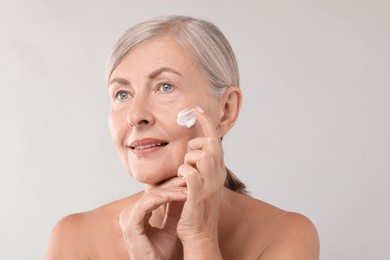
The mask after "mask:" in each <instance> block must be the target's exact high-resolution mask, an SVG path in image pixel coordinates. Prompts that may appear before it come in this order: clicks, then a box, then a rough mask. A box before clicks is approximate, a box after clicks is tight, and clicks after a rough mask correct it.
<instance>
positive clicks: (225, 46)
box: [106, 16, 239, 96]
mask: <svg viewBox="0 0 390 260" xmlns="http://www.w3.org/2000/svg"><path fill="white" fill-rule="evenodd" d="M164 36H170V37H171V38H172V39H173V40H174V41H175V42H176V43H178V44H179V45H180V46H181V47H183V48H184V49H186V50H188V51H189V53H190V54H191V56H192V58H193V61H194V62H195V64H196V65H197V66H198V67H199V69H200V70H201V72H202V74H203V75H204V76H205V77H206V79H207V81H208V83H209V84H210V86H211V88H212V90H213V93H214V94H215V95H216V96H221V95H223V93H224V92H225V90H226V89H227V88H228V87H229V86H237V87H238V86H239V73H238V66H237V61H236V58H235V56H234V53H233V50H232V48H231V46H230V44H229V42H228V41H227V39H226V38H225V36H224V35H223V34H222V32H221V30H219V29H218V27H216V26H215V25H214V24H212V23H210V22H208V21H205V20H201V19H196V18H192V17H186V16H164V17H157V18H153V19H151V20H147V21H145V22H142V23H139V24H137V25H135V26H133V27H131V28H130V29H128V30H127V31H126V32H125V33H124V34H123V35H122V36H121V37H120V38H119V40H118V41H117V43H116V44H115V46H114V48H113V51H112V52H111V54H110V56H109V59H108V61H107V66H106V80H107V82H108V81H109V79H110V77H111V74H112V72H113V71H114V70H115V69H116V67H117V66H118V65H119V63H120V62H121V61H122V60H123V58H124V57H125V56H126V54H128V53H130V52H131V51H133V50H134V49H135V48H137V47H138V46H139V45H140V44H142V43H144V42H145V41H148V40H152V39H156V38H161V37H164Z"/></svg>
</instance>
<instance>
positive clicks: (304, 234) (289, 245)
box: [259, 212, 319, 260]
mask: <svg viewBox="0 0 390 260" xmlns="http://www.w3.org/2000/svg"><path fill="white" fill-rule="evenodd" d="M259 259H262V260H268V259H290V260H294V259H300V260H317V259H319V237H318V233H317V230H316V228H315V226H314V224H313V223H312V222H311V221H310V220H309V219H308V218H307V217H306V216H304V215H302V214H299V213H294V212H285V213H284V214H282V215H281V216H280V218H278V220H277V222H276V225H275V228H274V230H273V236H272V240H271V241H270V244H269V245H268V246H267V247H266V249H265V250H264V251H263V253H262V254H261V256H260V258H259Z"/></svg>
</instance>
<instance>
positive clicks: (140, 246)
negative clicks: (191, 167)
mask: <svg viewBox="0 0 390 260" xmlns="http://www.w3.org/2000/svg"><path fill="white" fill-rule="evenodd" d="M184 185H185V181H183V180H181V179H179V178H177V177H175V178H172V179H169V180H167V181H166V182H164V183H162V184H161V185H158V186H155V187H152V188H150V189H147V190H146V191H145V193H144V194H143V195H142V197H141V198H140V199H139V200H138V201H137V203H136V204H135V205H132V206H130V207H127V208H124V209H123V210H122V211H121V213H120V215H119V223H120V227H121V229H122V233H123V238H124V240H125V243H126V247H127V251H128V254H129V257H130V259H145V260H148V259H153V260H155V259H160V260H162V259H171V258H172V256H173V255H174V253H175V249H176V246H177V232H176V229H177V223H178V221H179V219H180V215H181V210H182V207H183V203H181V202H184V201H185V200H186V199H187V195H186V188H185V187H184ZM162 205H167V207H168V208H167V210H166V214H165V218H164V222H163V223H162V226H161V227H160V228H157V227H152V226H151V225H150V223H149V220H150V218H151V217H152V212H153V211H154V210H156V209H157V208H159V207H160V206H162Z"/></svg>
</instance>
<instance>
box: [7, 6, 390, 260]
mask: <svg viewBox="0 0 390 260" xmlns="http://www.w3.org/2000/svg"><path fill="white" fill-rule="evenodd" d="M389 11H390V4H389V1H386V0H384V1H379V0H376V1H368V0H366V1H358V0H357V1H352V0H351V1H346V0H334V1H309V0H307V1H303V0H295V1H291V0H284V1H282V0H279V1H274V0H273V1H265V0H259V1H243V0H241V1H210V0H207V1H206V0H201V1H199V0H197V1H180V0H177V1H174V0H165V1H111V0H110V1H109V0H105V1H103V0H102V1H78V0H72V1H70V0H68V1H49V0H46V1H45V0H35V1H28V0H19V1H15V0H12V1H11V0H10V1H4V0H1V2H0V37H1V38H0V39H1V42H0V84H1V92H0V105H1V109H0V120H1V121H0V122H1V123H0V124H1V128H0V142H1V145H0V160H1V163H0V173H1V175H0V220H1V221H0V259H21V260H22V259H23V260H26V259H43V258H44V256H45V253H46V248H47V241H48V237H49V233H50V230H51V228H52V226H53V225H54V224H55V223H56V222H57V221H58V220H59V219H60V218H61V217H63V216H65V215H67V214H70V213H73V212H79V211H86V210H90V209H93V208H95V207H98V206H99V205H102V204H104V203H107V202H110V201H112V200H116V199H119V198H121V197H124V196H127V195H128V194H131V193H134V192H136V191H138V190H140V189H141V188H142V186H141V185H139V184H136V183H135V182H134V181H133V180H132V179H131V178H130V177H128V176H127V174H126V173H125V172H124V170H123V169H122V166H121V164H120V162H119V159H118V158H117V154H116V151H115V150H114V147H113V145H112V143H111V140H110V136H109V133H108V129H107V111H108V100H107V98H106V90H105V85H104V65H105V61H106V58H107V55H108V53H109V51H110V49H111V47H112V45H113V44H114V42H115V41H116V39H117V38H118V37H119V36H120V34H121V33H123V32H124V30H126V29H127V28H128V27H129V26H131V25H133V24H135V23H137V22H140V21H142V20H145V19H147V18H151V17H154V16H159V15H165V14H182V15H191V16H195V17H201V18H206V19H209V20H211V21H213V22H214V23H216V24H217V25H218V26H219V27H220V28H221V29H222V30H223V31H224V33H225V34H226V36H227V37H228V39H229V40H230V41H231V44H232V45H233V48H234V50H235V52H236V55H237V58H238V61H239V65H240V71H241V77H242V83H241V85H242V90H243V93H244V106H243V109H242V113H241V117H240V119H239V121H238V124H237V125H236V127H235V128H234V129H233V131H232V132H231V133H230V134H229V135H228V136H227V137H226V138H225V140H224V143H225V153H226V162H227V165H228V166H230V168H232V170H233V171H234V172H235V173H236V174H238V175H239V176H240V177H241V178H242V180H243V181H244V182H245V183H247V184H248V186H249V189H250V190H251V191H252V195H253V196H254V197H257V198H260V199H262V200H265V201H267V202H269V203H271V204H274V205H277V206H279V207H281V208H283V209H286V210H290V211H298V212H301V213H303V214H305V215H307V216H308V217H309V218H310V219H312V221H313V222H314V223H315V225H316V226H317V228H318V231H319V234H320V238H321V259H354V260H356V259H390V252H389V249H388V247H389V244H390V208H389V205H390V189H389V184H390V180H389V173H390V172H389V169H390V167H389V166H390V165H389V162H390V159H389V158H390V148H389V147H390V138H389V132H390V123H389V111H390V76H389V74H390V73H389V68H390V51H389V46H390V29H389V28H390V20H389V18H388V14H389Z"/></svg>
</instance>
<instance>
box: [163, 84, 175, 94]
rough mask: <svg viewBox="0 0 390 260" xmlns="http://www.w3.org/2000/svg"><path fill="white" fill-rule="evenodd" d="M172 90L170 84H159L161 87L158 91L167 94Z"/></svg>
mask: <svg viewBox="0 0 390 260" xmlns="http://www.w3.org/2000/svg"><path fill="white" fill-rule="evenodd" d="M172 88H173V86H172V85H171V84H169V83H163V84H161V86H160V91H161V92H169V91H171V90H172Z"/></svg>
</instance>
